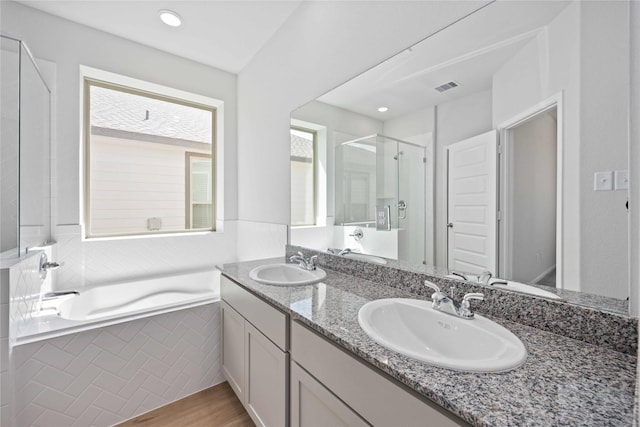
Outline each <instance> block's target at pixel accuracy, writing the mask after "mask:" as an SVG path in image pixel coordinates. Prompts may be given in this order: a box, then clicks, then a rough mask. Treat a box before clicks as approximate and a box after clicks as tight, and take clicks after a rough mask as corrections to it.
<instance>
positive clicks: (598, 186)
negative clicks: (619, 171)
mask: <svg viewBox="0 0 640 427" xmlns="http://www.w3.org/2000/svg"><path fill="white" fill-rule="evenodd" d="M593 189H594V190H595V191H610V190H613V172H611V171H606V172H596V173H595V174H594V175H593Z"/></svg>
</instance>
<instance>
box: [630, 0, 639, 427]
mask: <svg viewBox="0 0 640 427" xmlns="http://www.w3.org/2000/svg"><path fill="white" fill-rule="evenodd" d="M630 7H631V52H632V55H631V73H630V74H631V90H630V95H631V110H630V124H631V126H630V132H631V135H630V138H629V175H630V179H629V182H630V192H629V225H630V233H629V266H630V277H629V283H630V285H631V286H630V288H631V289H630V293H631V296H630V298H629V305H630V314H631V315H632V316H635V317H638V316H639V315H640V168H638V165H640V55H638V54H637V52H640V3H638V2H631V6H630ZM633 52H636V53H635V54H634V53H633ZM638 358H639V360H640V353H639V356H638ZM638 370H639V371H638V372H640V363H638ZM636 384H640V381H636ZM636 395H637V394H636ZM637 409H640V408H637ZM636 414H638V412H637V411H636ZM638 416H640V414H638Z"/></svg>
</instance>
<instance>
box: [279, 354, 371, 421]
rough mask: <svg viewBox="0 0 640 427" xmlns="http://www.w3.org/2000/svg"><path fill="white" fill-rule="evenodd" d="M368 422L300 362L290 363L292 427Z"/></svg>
mask: <svg viewBox="0 0 640 427" xmlns="http://www.w3.org/2000/svg"><path fill="white" fill-rule="evenodd" d="M368 425H370V424H368V423H366V422H365V421H364V420H363V419H362V418H360V417H359V416H358V414H356V413H355V412H354V411H353V410H352V409H351V408H349V407H348V406H347V405H345V404H344V402H342V401H341V400H340V399H338V398H337V397H336V396H334V395H333V393H331V392H330V391H329V390H327V389H326V388H325V387H324V386H323V385H322V384H321V383H319V382H318V381H316V380H315V378H313V377H312V376H311V375H309V374H308V373H307V372H306V371H305V370H304V369H302V368H301V367H300V366H298V364H297V363H292V364H291V427H326V426H332V427H341V426H368Z"/></svg>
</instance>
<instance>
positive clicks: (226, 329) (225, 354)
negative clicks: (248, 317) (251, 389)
mask: <svg viewBox="0 0 640 427" xmlns="http://www.w3.org/2000/svg"><path fill="white" fill-rule="evenodd" d="M221 311H222V373H223V374H224V377H225V378H226V379H227V381H229V385H231V388H232V389H233V391H235V392H236V395H237V396H238V399H240V402H242V403H244V401H245V400H244V385H245V384H244V383H245V378H244V343H245V339H244V318H243V317H242V316H240V315H239V314H238V313H237V312H236V311H235V310H234V309H233V308H231V307H230V306H229V305H228V304H226V303H225V302H224V301H222V310H221Z"/></svg>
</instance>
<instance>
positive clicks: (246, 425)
mask: <svg viewBox="0 0 640 427" xmlns="http://www.w3.org/2000/svg"><path fill="white" fill-rule="evenodd" d="M139 426H153V427H164V426H166V427H175V426H185V427H187V426H193V427H199V426H201V427H205V426H206V427H231V426H233V427H253V426H254V424H253V421H251V418H249V414H247V412H246V411H245V410H244V408H243V407H242V404H241V403H240V401H239V400H238V398H237V397H236V395H235V393H234V392H233V390H232V389H231V387H230V386H229V383H227V382H224V383H222V384H218V385H217V386H215V387H211V388H208V389H206V390H203V391H201V392H199V393H196V394H193V395H191V396H188V397H185V398H184V399H181V400H178V401H177V402H173V403H171V404H169V405H166V406H163V407H162V408H158V409H155V410H153V411H151V412H147V413H146V414H143V415H140V416H138V417H136V418H133V419H131V420H129V421H125V422H124V423H122V424H119V425H118V427H139Z"/></svg>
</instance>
